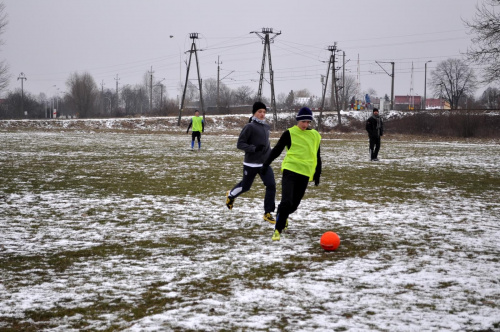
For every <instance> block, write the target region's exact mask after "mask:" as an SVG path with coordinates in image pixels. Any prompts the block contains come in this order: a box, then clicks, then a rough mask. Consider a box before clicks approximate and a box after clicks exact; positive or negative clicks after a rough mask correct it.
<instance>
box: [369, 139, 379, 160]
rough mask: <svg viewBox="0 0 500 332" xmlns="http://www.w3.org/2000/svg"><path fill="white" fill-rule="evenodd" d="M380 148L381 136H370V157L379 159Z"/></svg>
mask: <svg viewBox="0 0 500 332" xmlns="http://www.w3.org/2000/svg"><path fill="white" fill-rule="evenodd" d="M379 150H380V136H370V158H371V159H372V160H373V159H377V156H378V151H379Z"/></svg>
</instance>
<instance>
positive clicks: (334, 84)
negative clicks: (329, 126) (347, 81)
mask: <svg viewBox="0 0 500 332" xmlns="http://www.w3.org/2000/svg"><path fill="white" fill-rule="evenodd" d="M328 51H330V52H331V54H330V60H329V61H328V69H327V70H326V82H325V86H324V89H323V96H322V98H321V108H320V111H319V119H318V130H321V124H322V121H323V110H324V108H325V98H326V89H327V86H328V75H329V73H330V67H331V68H332V94H331V101H330V104H331V110H332V111H333V110H334V106H333V105H334V104H335V106H336V108H337V113H338V121H339V124H341V118H340V110H339V109H338V104H339V100H338V93H337V80H336V78H335V52H336V51H340V50H338V49H337V42H335V43H333V46H328Z"/></svg>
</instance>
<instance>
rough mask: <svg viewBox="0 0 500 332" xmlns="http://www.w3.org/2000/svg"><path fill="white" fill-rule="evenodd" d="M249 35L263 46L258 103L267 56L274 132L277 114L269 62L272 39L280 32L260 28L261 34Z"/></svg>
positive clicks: (270, 63)
mask: <svg viewBox="0 0 500 332" xmlns="http://www.w3.org/2000/svg"><path fill="white" fill-rule="evenodd" d="M250 33H255V34H256V35H257V36H259V37H260V39H262V43H263V44H264V53H263V54H262V65H261V67H260V79H259V91H258V92H257V96H258V98H259V101H260V100H261V99H262V83H263V81H264V65H265V63H266V52H267V54H268V55H269V76H270V84H271V108H272V109H273V128H274V130H276V123H277V122H278V114H277V113H276V98H275V96H274V71H273V65H272V61H271V42H273V43H274V38H276V37H277V36H279V35H280V34H281V31H280V32H273V28H262V31H261V32H258V31H252V32H250ZM270 34H274V36H273V37H269V35H270Z"/></svg>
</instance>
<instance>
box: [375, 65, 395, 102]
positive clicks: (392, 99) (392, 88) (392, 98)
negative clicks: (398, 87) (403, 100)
mask: <svg viewBox="0 0 500 332" xmlns="http://www.w3.org/2000/svg"><path fill="white" fill-rule="evenodd" d="M375 62H376V63H377V65H379V67H380V68H382V70H383V71H385V73H386V74H387V75H389V76H390V77H391V78H392V82H391V110H393V109H394V62H379V61H375ZM381 63H390V64H391V66H392V73H391V74H389V73H388V72H387V70H385V68H384V67H382V66H381V65H380V64H381Z"/></svg>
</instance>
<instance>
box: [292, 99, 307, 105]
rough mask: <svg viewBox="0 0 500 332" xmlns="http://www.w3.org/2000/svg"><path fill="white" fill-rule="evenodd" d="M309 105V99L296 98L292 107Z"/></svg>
mask: <svg viewBox="0 0 500 332" xmlns="http://www.w3.org/2000/svg"><path fill="white" fill-rule="evenodd" d="M310 103H311V97H296V98H295V99H294V101H293V104H294V105H301V106H307V105H309V104H310Z"/></svg>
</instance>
